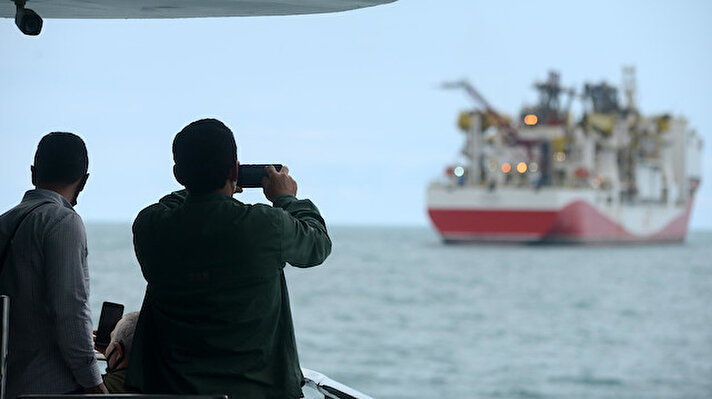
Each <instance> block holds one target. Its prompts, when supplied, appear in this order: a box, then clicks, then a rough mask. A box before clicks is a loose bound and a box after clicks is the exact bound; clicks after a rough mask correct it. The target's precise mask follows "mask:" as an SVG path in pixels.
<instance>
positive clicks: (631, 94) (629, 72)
mask: <svg viewBox="0 0 712 399" xmlns="http://www.w3.org/2000/svg"><path fill="white" fill-rule="evenodd" d="M623 91H624V92H625V98H626V103H627V104H626V105H627V106H628V109H629V110H631V111H633V110H637V109H638V105H637V104H636V101H635V97H636V95H637V87H636V83H635V67H634V66H626V67H623Z"/></svg>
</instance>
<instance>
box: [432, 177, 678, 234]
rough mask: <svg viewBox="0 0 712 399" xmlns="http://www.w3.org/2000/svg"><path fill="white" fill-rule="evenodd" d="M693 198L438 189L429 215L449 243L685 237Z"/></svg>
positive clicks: (511, 190)
mask: <svg viewBox="0 0 712 399" xmlns="http://www.w3.org/2000/svg"><path fill="white" fill-rule="evenodd" d="M691 206H692V201H691V200H690V201H688V202H687V203H685V204H677V205H672V204H659V203H651V204H621V203H616V202H614V201H612V200H611V199H609V198H608V196H607V195H605V193H603V194H602V193H598V192H596V191H594V190H585V189H583V190H557V189H550V190H538V191H535V190H531V189H505V190H497V191H487V190H485V189H481V188H438V187H435V188H433V187H431V189H430V190H429V191H428V214H429V216H430V219H431V221H432V223H433V225H434V227H435V228H436V229H437V230H438V232H439V233H440V235H441V236H442V238H443V240H445V241H446V242H504V243H570V244H632V243H641V244H644V243H660V242H682V241H684V239H685V236H686V233H687V225H688V221H689V216H690V210H691Z"/></svg>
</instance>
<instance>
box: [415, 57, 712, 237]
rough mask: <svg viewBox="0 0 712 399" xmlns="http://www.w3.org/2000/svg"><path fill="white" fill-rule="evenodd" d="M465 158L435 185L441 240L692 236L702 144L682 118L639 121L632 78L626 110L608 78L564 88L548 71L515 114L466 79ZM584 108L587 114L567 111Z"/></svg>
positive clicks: (432, 206) (629, 71)
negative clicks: (469, 102) (469, 104)
mask: <svg viewBox="0 0 712 399" xmlns="http://www.w3.org/2000/svg"><path fill="white" fill-rule="evenodd" d="M445 87H447V88H462V89H464V90H466V91H467V92H468V93H469V94H470V95H471V96H472V97H473V99H475V101H476V102H477V107H476V108H474V109H471V110H468V111H465V112H462V113H461V114H460V116H459V119H458V126H459V128H460V129H461V130H462V132H463V133H464V135H465V144H464V146H463V148H462V151H461V161H459V162H457V163H456V164H454V165H452V166H450V167H448V168H447V169H446V173H445V176H444V177H443V178H441V179H438V180H437V181H434V182H432V183H431V184H430V186H429V187H428V192H427V203H428V213H429V215H430V218H431V220H432V222H433V225H434V226H435V227H436V228H437V230H438V231H439V232H440V234H441V235H442V237H443V239H444V240H445V241H506V242H569V243H621V242H661V241H667V242H675V241H682V240H684V238H685V235H686V232H687V225H688V221H689V218H690V211H691V207H692V203H693V199H694V195H695V191H696V190H697V187H698V186H699V184H700V181H701V176H700V172H701V152H702V140H701V138H700V137H699V136H698V135H697V133H696V132H695V131H693V130H690V129H688V127H687V122H686V120H685V119H684V118H681V117H674V116H672V115H669V114H660V115H648V116H646V115H643V114H642V113H641V112H640V111H639V110H638V107H637V105H636V101H635V99H636V88H635V70H634V69H633V68H630V67H629V68H624V70H623V85H622V88H623V94H624V97H625V103H624V104H622V103H621V102H620V101H619V93H618V89H617V88H616V87H614V86H612V85H609V84H607V83H605V82H602V83H596V84H585V85H584V86H583V88H582V89H581V90H578V91H577V90H574V89H572V88H565V87H563V86H562V85H561V83H560V77H559V75H558V74H557V73H555V72H550V74H549V77H548V79H547V80H546V81H544V82H539V83H536V84H535V85H534V87H535V89H536V90H537V91H538V93H539V100H538V102H537V104H535V105H533V106H528V107H524V108H523V109H522V110H521V112H520V114H519V115H517V118H516V119H515V120H513V121H510V119H509V118H507V117H505V116H503V115H501V114H500V113H498V112H497V111H496V110H495V109H494V108H493V107H492V106H491V105H490V104H489V103H488V102H487V101H486V100H485V99H484V97H483V96H482V95H480V93H479V92H478V91H477V90H476V89H475V88H474V87H473V86H472V85H470V84H469V83H468V82H466V81H459V82H454V83H448V84H446V85H445ZM576 101H580V103H579V105H580V106H581V107H582V111H581V115H580V116H579V117H577V118H573V117H572V112H571V107H572V104H574V102H576Z"/></svg>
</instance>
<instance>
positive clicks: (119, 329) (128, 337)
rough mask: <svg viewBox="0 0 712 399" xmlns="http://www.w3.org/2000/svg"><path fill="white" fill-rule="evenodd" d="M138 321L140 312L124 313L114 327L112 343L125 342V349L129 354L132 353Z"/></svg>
mask: <svg viewBox="0 0 712 399" xmlns="http://www.w3.org/2000/svg"><path fill="white" fill-rule="evenodd" d="M137 322H138V312H131V313H127V314H125V315H124V317H122V318H121V320H119V322H118V323H116V327H114V331H113V337H112V338H111V342H110V343H109V345H111V344H112V343H114V342H121V343H122V344H124V351H125V353H126V355H124V356H128V354H129V353H131V345H132V344H133V337H134V333H135V332H136V323H137Z"/></svg>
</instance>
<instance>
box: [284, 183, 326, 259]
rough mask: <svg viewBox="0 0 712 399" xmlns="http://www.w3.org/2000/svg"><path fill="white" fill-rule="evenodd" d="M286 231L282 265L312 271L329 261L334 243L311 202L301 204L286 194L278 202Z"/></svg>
mask: <svg viewBox="0 0 712 399" xmlns="http://www.w3.org/2000/svg"><path fill="white" fill-rule="evenodd" d="M274 206H275V207H276V208H281V209H283V210H284V211H286V212H280V213H279V218H280V220H279V223H280V224H281V228H282V239H281V252H282V261H284V262H288V263H289V264H291V265H292V266H296V267H312V266H316V265H319V264H321V263H323V262H324V260H326V257H327V256H329V254H330V253H331V239H330V238H329V234H328V233H327V231H326V223H324V219H323V218H322V217H321V215H320V214H319V210H318V209H317V208H316V206H315V205H314V204H313V203H312V202H311V201H309V200H298V199H297V198H296V197H294V196H293V195H288V194H283V195H280V196H279V197H277V198H276V199H275V201H274Z"/></svg>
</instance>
